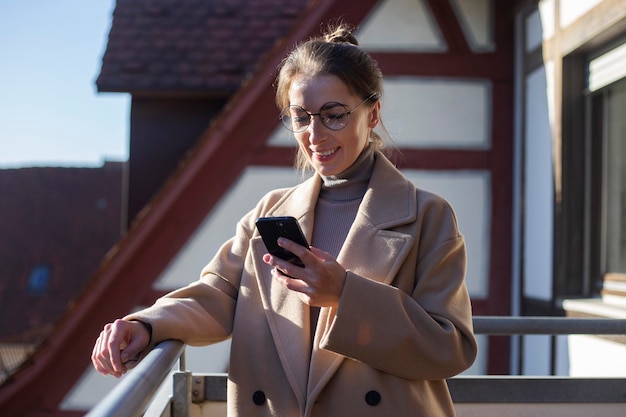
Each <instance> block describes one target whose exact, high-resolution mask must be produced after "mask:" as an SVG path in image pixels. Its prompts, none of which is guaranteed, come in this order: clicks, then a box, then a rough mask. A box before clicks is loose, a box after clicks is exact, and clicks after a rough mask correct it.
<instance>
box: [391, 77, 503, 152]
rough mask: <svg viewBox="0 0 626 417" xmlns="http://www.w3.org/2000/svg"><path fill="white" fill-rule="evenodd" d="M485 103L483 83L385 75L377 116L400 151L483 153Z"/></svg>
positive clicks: (487, 118)
mask: <svg viewBox="0 0 626 417" xmlns="http://www.w3.org/2000/svg"><path fill="white" fill-rule="evenodd" d="M490 103H491V85H490V83H489V82H488V81H486V80H464V79H437V78H417V77H388V78H386V79H385V95H384V96H383V102H382V111H381V114H382V120H383V123H384V124H385V127H386V128H387V130H388V131H389V133H390V135H391V137H392V138H393V141H394V143H395V144H396V145H397V146H400V147H405V148H421V149H428V148H455V149H488V148H489V147H490V146H491V138H490V128H491V104H490Z"/></svg>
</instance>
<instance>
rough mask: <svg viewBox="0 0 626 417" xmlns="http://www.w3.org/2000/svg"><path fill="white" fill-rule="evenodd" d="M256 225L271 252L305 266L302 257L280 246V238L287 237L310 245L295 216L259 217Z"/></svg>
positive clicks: (306, 246)
mask: <svg viewBox="0 0 626 417" xmlns="http://www.w3.org/2000/svg"><path fill="white" fill-rule="evenodd" d="M256 227H257V230H258V231H259V233H260V234H261V237H262V238H263V243H265V246H266V247H267V251H268V252H269V253H271V254H272V255H274V256H278V257H279V258H281V259H284V260H286V261H288V262H291V263H292V264H294V265H298V266H304V264H303V263H302V261H301V260H300V258H298V257H297V256H296V255H294V254H293V253H291V252H289V251H288V250H286V249H283V248H281V247H280V246H278V238H279V237H286V238H287V239H289V240H293V241H294V242H296V243H298V244H300V245H302V246H304V247H305V248H308V247H309V243H308V242H307V240H306V237H305V236H304V233H302V229H300V225H299V224H298V221H297V220H296V219H295V218H294V217H291V216H284V217H259V218H258V219H257V221H256Z"/></svg>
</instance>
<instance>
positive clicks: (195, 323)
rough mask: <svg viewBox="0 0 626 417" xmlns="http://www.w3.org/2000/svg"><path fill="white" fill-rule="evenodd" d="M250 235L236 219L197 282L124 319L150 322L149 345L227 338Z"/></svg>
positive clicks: (203, 343) (200, 341) (205, 342)
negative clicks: (230, 234)
mask: <svg viewBox="0 0 626 417" xmlns="http://www.w3.org/2000/svg"><path fill="white" fill-rule="evenodd" d="M250 234H251V231H250V230H248V227H246V225H245V223H244V222H239V223H238V224H237V232H236V234H235V236H234V237H233V238H231V239H229V240H228V241H226V242H225V243H224V244H223V245H222V247H221V248H220V249H219V251H218V253H217V254H216V255H215V257H214V258H213V259H212V260H211V262H210V263H209V264H208V265H206V266H205V267H204V268H203V270H202V272H201V274H200V278H199V279H198V280H197V281H195V282H193V283H191V284H189V285H187V286H186V287H183V288H180V289H177V290H175V291H172V292H170V293H168V294H166V295H165V296H163V297H161V298H159V299H158V300H157V301H156V302H155V303H154V304H153V305H152V306H151V307H148V308H146V309H143V310H141V311H138V312H136V313H133V314H130V315H128V316H126V317H125V318H124V319H126V320H141V321H144V322H147V323H150V324H151V325H152V329H153V333H152V345H154V344H156V343H158V342H160V341H162V340H166V339H178V340H182V341H183V342H184V343H186V344H189V345H206V344H211V343H215V342H219V341H222V340H225V339H227V338H229V337H230V335H231V334H232V324H233V317H234V312H235V305H236V302H237V296H238V289H239V280H240V278H241V274H242V270H243V268H244V262H245V257H246V254H247V250H248V243H249V239H250Z"/></svg>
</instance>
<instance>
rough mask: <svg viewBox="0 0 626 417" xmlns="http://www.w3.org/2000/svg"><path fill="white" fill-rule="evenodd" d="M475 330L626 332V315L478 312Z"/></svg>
mask: <svg viewBox="0 0 626 417" xmlns="http://www.w3.org/2000/svg"><path fill="white" fill-rule="evenodd" d="M473 321H474V333H477V334H487V335H509V336H510V335H531V334H532V335H538V334H543V335H564V334H588V335H626V319H602V318H592V317H530V316H526V317H523V316H522V317H509V316H474V318H473Z"/></svg>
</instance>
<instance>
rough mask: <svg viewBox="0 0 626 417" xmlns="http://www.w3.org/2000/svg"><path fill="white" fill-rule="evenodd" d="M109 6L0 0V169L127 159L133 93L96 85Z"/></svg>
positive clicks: (95, 0) (103, 0)
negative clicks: (101, 90) (101, 89)
mask: <svg viewBox="0 0 626 417" xmlns="http://www.w3.org/2000/svg"><path fill="white" fill-rule="evenodd" d="M114 6H115V0H54V1H48V0H43V1H42V0H1V1H0V169H5V168H21V167H30V166H76V167H98V166H101V165H102V164H103V163H104V161H123V160H126V159H127V158H128V124H129V117H130V115H129V112H130V95H129V94H127V93H98V92H97V89H96V85H95V81H96V78H97V76H98V74H99V72H100V65H101V63H102V56H103V54H104V51H105V47H106V41H107V37H108V33H109V29H110V25H111V16H112V13H113V8H114Z"/></svg>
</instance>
